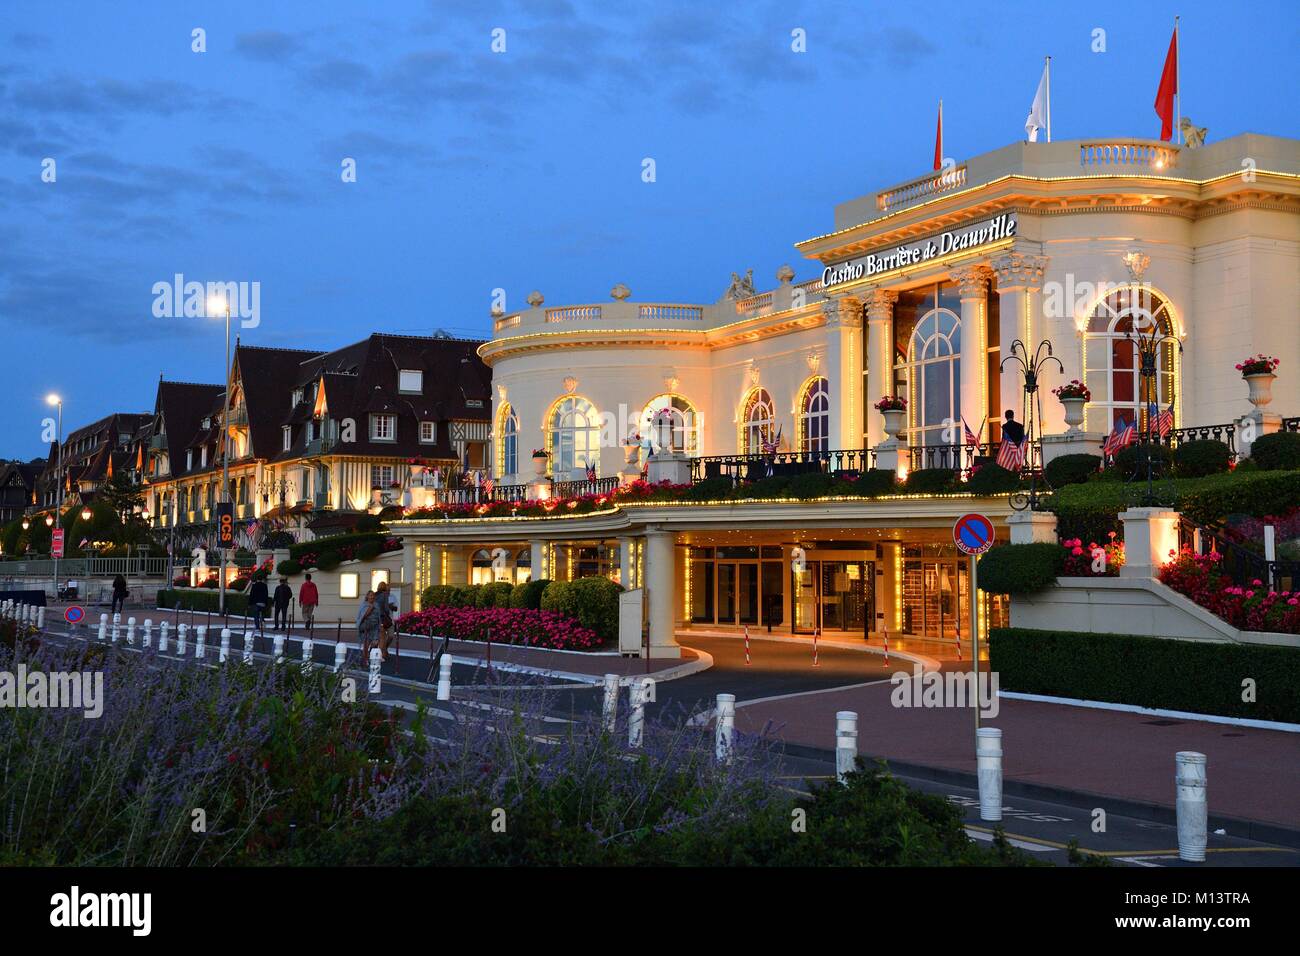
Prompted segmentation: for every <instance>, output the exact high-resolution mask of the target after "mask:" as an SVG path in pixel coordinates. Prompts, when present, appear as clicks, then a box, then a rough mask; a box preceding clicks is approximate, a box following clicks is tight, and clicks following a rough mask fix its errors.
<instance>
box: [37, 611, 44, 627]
mask: <svg viewBox="0 0 1300 956" xmlns="http://www.w3.org/2000/svg"><path fill="white" fill-rule="evenodd" d="M36 627H37V629H39V630H42V631H43V630H45V608H44V607H38V608H37V609H36Z"/></svg>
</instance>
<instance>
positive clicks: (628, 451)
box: [623, 441, 641, 465]
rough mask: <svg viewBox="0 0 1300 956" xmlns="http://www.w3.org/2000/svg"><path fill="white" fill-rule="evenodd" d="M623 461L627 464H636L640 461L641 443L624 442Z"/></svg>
mask: <svg viewBox="0 0 1300 956" xmlns="http://www.w3.org/2000/svg"><path fill="white" fill-rule="evenodd" d="M623 461H624V463H625V464H628V465H638V464H640V462H641V443H640V442H636V441H633V442H626V443H624V445H623Z"/></svg>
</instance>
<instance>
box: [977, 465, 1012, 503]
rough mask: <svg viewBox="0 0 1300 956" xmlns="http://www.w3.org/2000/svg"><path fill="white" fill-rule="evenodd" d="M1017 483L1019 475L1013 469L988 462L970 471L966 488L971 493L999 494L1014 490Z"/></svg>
mask: <svg viewBox="0 0 1300 956" xmlns="http://www.w3.org/2000/svg"><path fill="white" fill-rule="evenodd" d="M1019 484H1020V476H1019V475H1017V474H1016V473H1015V472H1014V471H1011V470H1010V469H1007V468H1003V467H1002V466H1001V465H998V464H995V463H992V462H990V463H989V464H986V465H981V466H980V467H979V468H977V469H975V471H974V472H972V473H971V476H970V478H969V479H968V480H967V482H966V490H967V491H969V492H970V493H971V494H973V495H1000V494H1005V493H1006V492H1008V491H1014V490H1015V489H1016V488H1017V486H1019Z"/></svg>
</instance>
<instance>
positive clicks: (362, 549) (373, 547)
mask: <svg viewBox="0 0 1300 956" xmlns="http://www.w3.org/2000/svg"><path fill="white" fill-rule="evenodd" d="M381 550H383V546H382V545H381V544H380V543H379V542H378V541H364V542H362V543H361V544H359V545H357V560H358V561H373V560H375V558H377V557H379V553H380V551H381Z"/></svg>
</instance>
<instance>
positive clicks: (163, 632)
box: [158, 620, 171, 654]
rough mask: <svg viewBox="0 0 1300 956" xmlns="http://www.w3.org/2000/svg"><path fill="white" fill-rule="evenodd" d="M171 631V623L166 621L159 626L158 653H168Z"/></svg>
mask: <svg viewBox="0 0 1300 956" xmlns="http://www.w3.org/2000/svg"><path fill="white" fill-rule="evenodd" d="M170 631H171V621H168V620H164V621H163V622H162V623H161V624H159V625H158V653H159V654H166V653H167V635H168V633H169V632H170Z"/></svg>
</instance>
